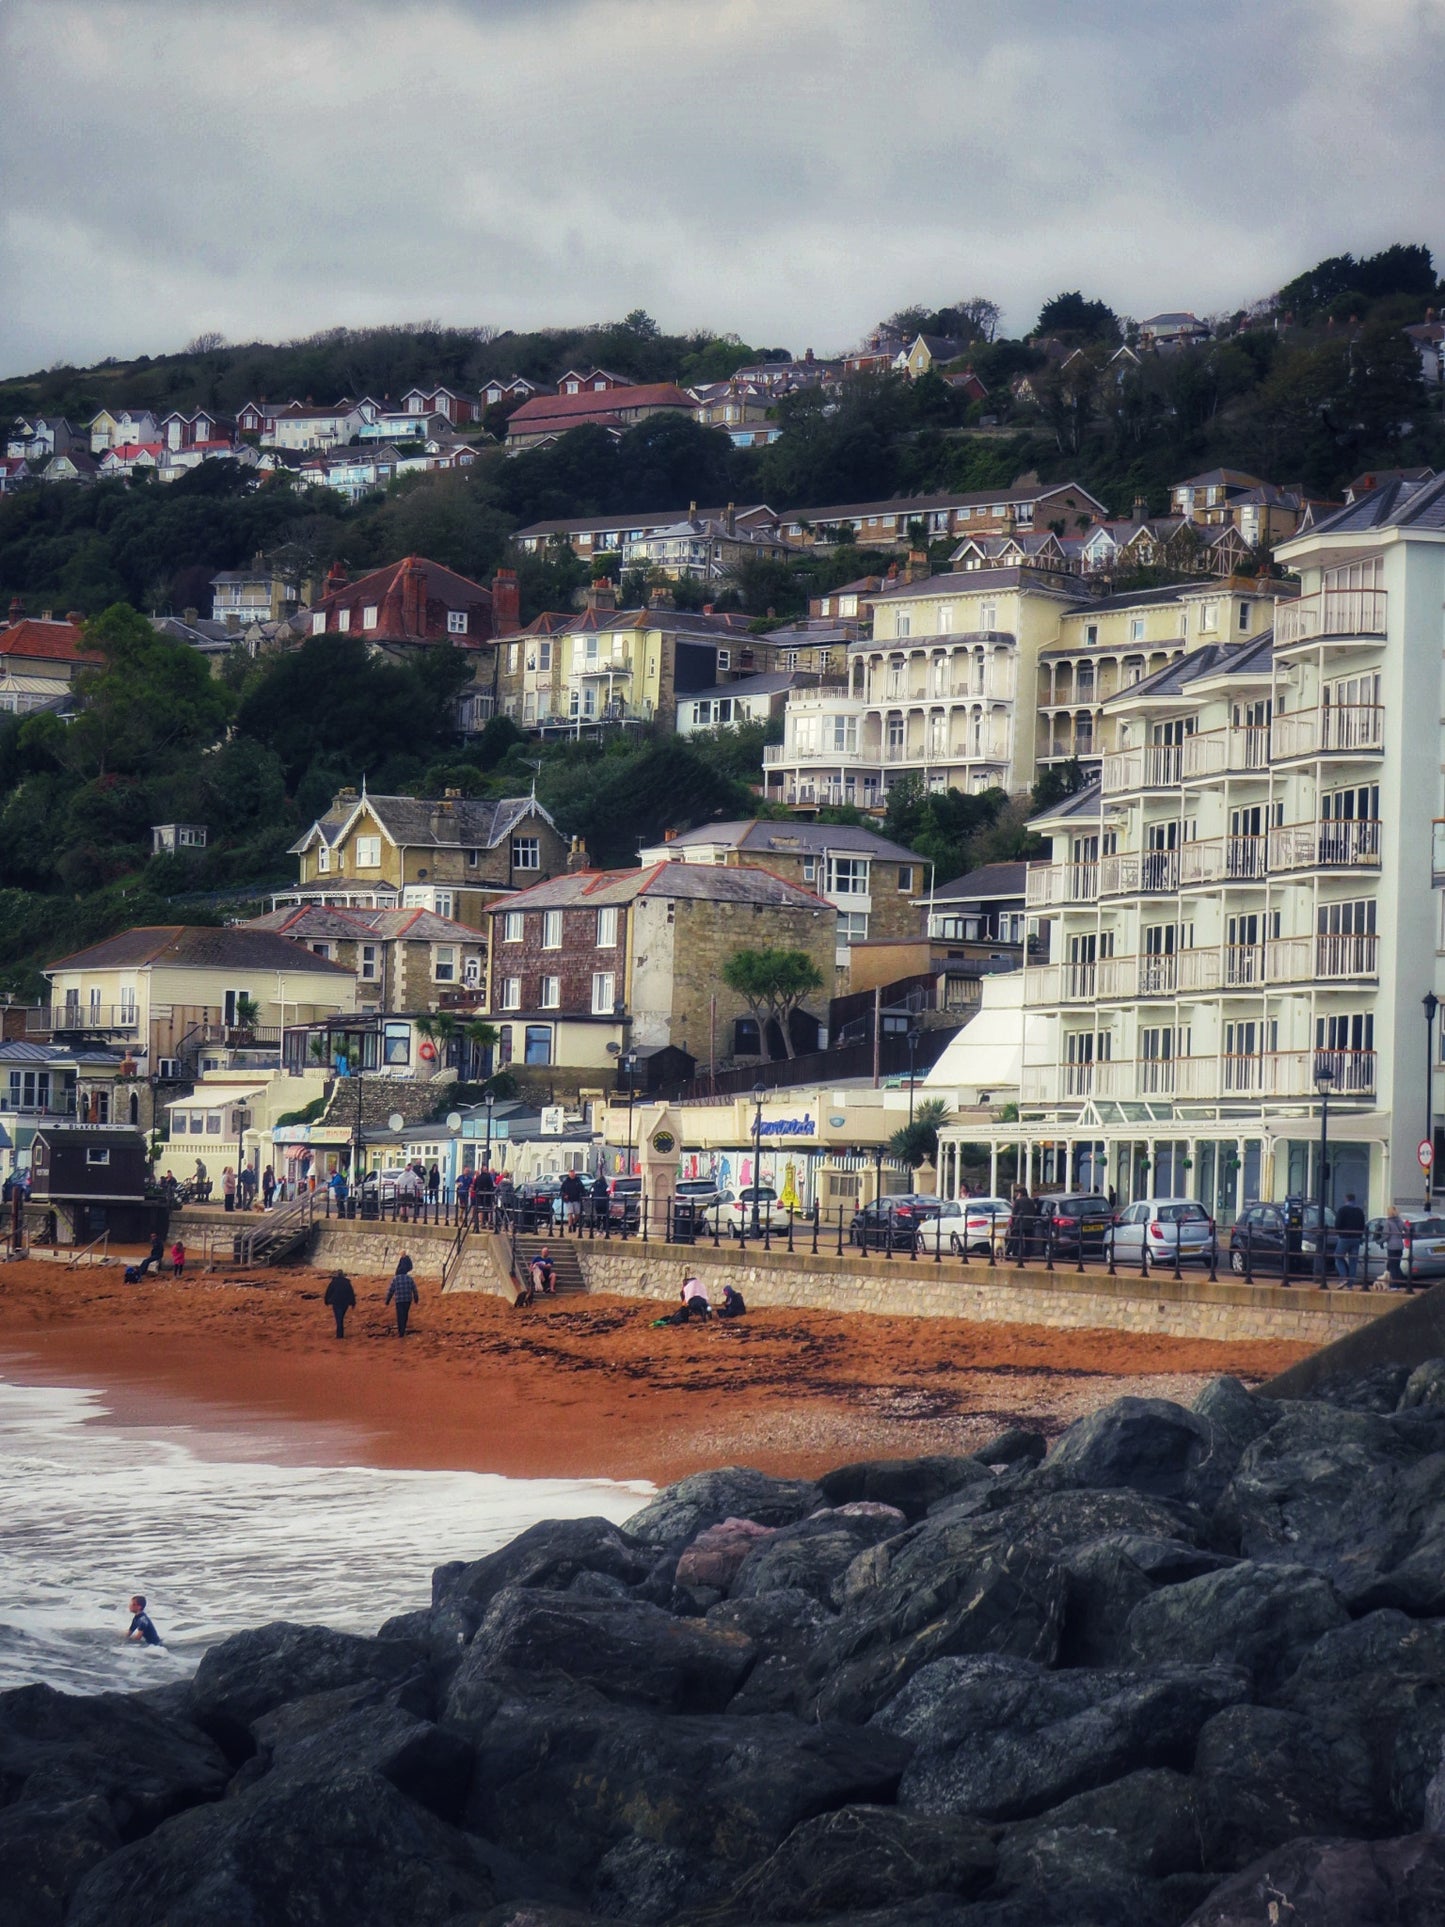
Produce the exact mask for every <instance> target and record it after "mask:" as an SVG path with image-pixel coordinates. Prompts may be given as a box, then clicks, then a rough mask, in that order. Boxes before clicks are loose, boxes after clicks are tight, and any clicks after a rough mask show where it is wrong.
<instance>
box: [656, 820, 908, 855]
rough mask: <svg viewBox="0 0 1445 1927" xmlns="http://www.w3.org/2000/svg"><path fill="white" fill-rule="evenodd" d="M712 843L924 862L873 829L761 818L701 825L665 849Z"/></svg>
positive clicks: (766, 851) (757, 850)
mask: <svg viewBox="0 0 1445 1927" xmlns="http://www.w3.org/2000/svg"><path fill="white" fill-rule="evenodd" d="M715 843H721V844H725V845H726V846H727V847H728V848H730V849H734V850H740V851H745V852H746V853H747V854H748V855H749V856H769V855H772V856H817V855H821V854H822V853H823V852H824V851H825V850H826V851H828V852H829V853H830V854H832V855H834V856H844V855H847V854H849V853H850V852H851V853H853V854H855V855H857V856H868V857H874V858H876V859H877V860H878V861H879V862H884V863H922V862H925V861H926V859H925V858H923V857H921V856H919V854H918V852H917V851H916V850H906V849H904V847H903V845H902V844H901V843H893V842H890V841H889V839H888V838H887V837H886V836H880V835H879V834H878V832H877V831H876V830H865V829H863V828H861V827H857V826H854V825H852V824H846V823H774V822H769V821H767V820H765V819H764V818H762V817H752V818H749V819H746V820H739V821H737V822H731V823H703V824H700V825H699V826H698V828H697V829H695V830H683V831H682V832H681V834H680V835H678V836H675V837H673V838H672V840H671V842H670V843H669V844H668V845H667V847H668V849H670V850H686V849H696V848H698V847H699V846H703V847H706V846H708V845H711V844H715ZM652 847H653V848H654V849H655V848H656V847H657V846H656V845H653V846H652Z"/></svg>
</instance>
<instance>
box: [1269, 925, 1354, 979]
mask: <svg viewBox="0 0 1445 1927" xmlns="http://www.w3.org/2000/svg"><path fill="white" fill-rule="evenodd" d="M1267 964H1268V978H1269V982H1270V983H1272V984H1291V983H1309V982H1311V981H1313V980H1316V979H1319V980H1322V981H1323V982H1326V983H1335V982H1339V981H1341V980H1346V979H1353V978H1359V977H1375V976H1378V975H1379V938H1378V937H1376V936H1374V935H1373V934H1365V933H1361V934H1360V935H1358V936H1356V935H1349V936H1339V935H1335V936H1324V935H1321V936H1315V937H1276V938H1274V939H1273V940H1272V941H1271V942H1270V945H1269V953H1268V958H1267Z"/></svg>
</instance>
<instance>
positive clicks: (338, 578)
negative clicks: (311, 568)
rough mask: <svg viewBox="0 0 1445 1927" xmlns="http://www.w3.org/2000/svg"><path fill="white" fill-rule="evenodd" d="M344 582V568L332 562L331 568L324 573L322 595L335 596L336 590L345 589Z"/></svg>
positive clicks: (345, 576) (338, 563)
mask: <svg viewBox="0 0 1445 1927" xmlns="http://www.w3.org/2000/svg"><path fill="white" fill-rule="evenodd" d="M346 582H347V575H346V570H345V568H344V567H343V566H342V564H341V563H340V562H333V563H332V565H331V567H330V568H329V569H328V570H327V571H326V586H325V588H324V589H323V590H322V594H323V595H335V594H336V592H337V590H338V589H344V588H345V587H346Z"/></svg>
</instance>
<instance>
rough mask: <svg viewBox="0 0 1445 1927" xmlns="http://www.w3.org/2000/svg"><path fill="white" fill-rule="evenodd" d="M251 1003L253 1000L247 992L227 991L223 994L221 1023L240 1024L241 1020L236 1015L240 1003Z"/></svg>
mask: <svg viewBox="0 0 1445 1927" xmlns="http://www.w3.org/2000/svg"><path fill="white" fill-rule="evenodd" d="M252 1001H253V1000H252V997H251V993H250V991H249V990H228V991H227V992H226V993H225V1000H224V1003H223V1005H222V1015H221V1021H222V1023H225V1024H238V1023H240V1021H241V1019H240V1016H239V1014H238V1013H239V1010H240V1007H241V1005H242V1003H250V1002H252Z"/></svg>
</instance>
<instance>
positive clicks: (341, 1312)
mask: <svg viewBox="0 0 1445 1927" xmlns="http://www.w3.org/2000/svg"><path fill="white" fill-rule="evenodd" d="M323 1303H325V1304H328V1305H330V1307H331V1315H332V1317H333V1318H334V1319H335V1320H336V1336H337V1337H338V1338H345V1336H346V1314H347V1312H349V1311H350V1310H351V1308H352V1306H353V1305H354V1304H355V1303H356V1293H355V1292H354V1291H353V1290H352V1288H351V1280H350V1279H349V1278H348V1277H347V1275H346V1273H345V1272H344V1271H333V1272H332V1274H331V1282H330V1283H329V1284H328V1285H327V1287H326V1292H325V1295H324V1298H323Z"/></svg>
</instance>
